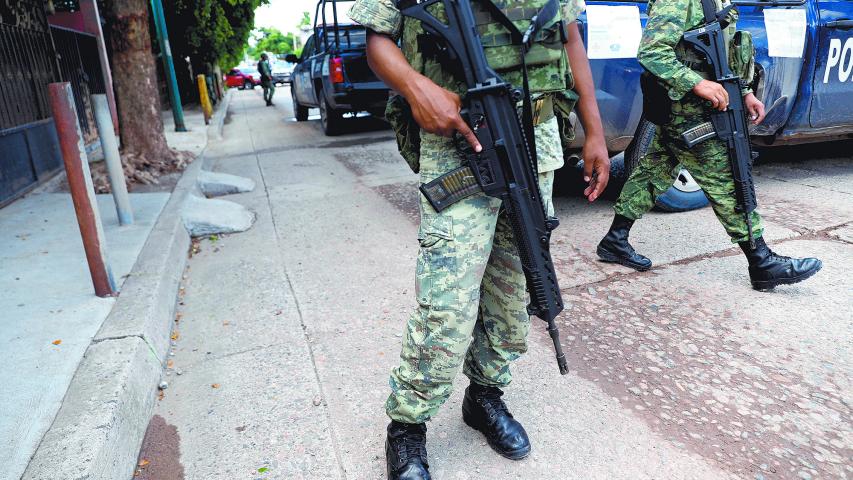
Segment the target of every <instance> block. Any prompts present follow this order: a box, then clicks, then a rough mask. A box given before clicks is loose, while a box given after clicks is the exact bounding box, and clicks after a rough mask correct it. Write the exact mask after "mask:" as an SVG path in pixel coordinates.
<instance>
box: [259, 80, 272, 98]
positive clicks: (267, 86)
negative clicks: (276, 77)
mask: <svg viewBox="0 0 853 480" xmlns="http://www.w3.org/2000/svg"><path fill="white" fill-rule="evenodd" d="M261 87H263V89H264V101H265V102H267V103H269V102H272V97H273V95H275V82H273V81H266V82H262V83H261Z"/></svg>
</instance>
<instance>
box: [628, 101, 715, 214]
mask: <svg viewBox="0 0 853 480" xmlns="http://www.w3.org/2000/svg"><path fill="white" fill-rule="evenodd" d="M654 137H655V125H654V124H653V123H651V122H649V121H648V120H646V119H645V118H641V119H640V124H639V125H637V130H636V131H635V132H634V139H633V140H631V144H630V145H628V148H627V150H625V176H626V177H628V176H630V175H631V172H633V171H634V169H635V168H637V165H639V164H640V160H642V158H643V156H644V155H645V154H646V153H647V152H648V151H649V147H650V146H651V144H652V140H653V139H654ZM709 203H710V202H708V197H706V196H705V192H703V191H702V189H701V188H699V186H698V185H697V184H696V182H695V180H693V177H691V176H690V174H689V173H688V172H687V170H682V171H681V173H680V174H679V175H678V178H677V179H676V180H675V182H674V184H673V186H672V188H670V189H669V190H667V191H666V192H664V193H662V194H661V195H660V196H658V198H657V199H655V206H656V207H657V208H658V209H659V210H662V211H664V212H687V211H690V210H696V209H698V208H704V207H707V206H708V204H709Z"/></svg>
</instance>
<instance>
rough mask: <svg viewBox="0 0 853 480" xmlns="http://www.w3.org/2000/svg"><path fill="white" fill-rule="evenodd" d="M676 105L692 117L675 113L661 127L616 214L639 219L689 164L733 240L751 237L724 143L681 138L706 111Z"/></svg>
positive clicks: (755, 228) (755, 221) (756, 233)
mask: <svg viewBox="0 0 853 480" xmlns="http://www.w3.org/2000/svg"><path fill="white" fill-rule="evenodd" d="M674 108H675V109H676V110H678V109H679V108H680V109H681V111H682V112H683V113H684V114H686V115H689V116H682V115H673V119H674V120H673V122H671V123H669V124H667V125H664V126H659V127H657V130H656V131H655V136H654V140H652V144H651V146H650V147H649V151H648V153H646V155H645V156H644V157H643V158H642V159H641V160H640V164H639V165H638V166H637V168H635V169H634V171H633V172H631V176H630V177H629V178H628V181H627V182H625V186H624V187H622V193H621V194H620V195H619V199H618V200H617V201H616V205H615V206H614V209H615V210H616V213H617V214H619V215H623V216H625V217H627V218H630V219H632V220H637V219H639V218H641V217H642V216H643V214H644V213H646V212H648V211H649V210H651V209H652V207H654V205H655V199H656V198H657V197H658V195H660V194H662V193H664V192H665V191H667V190H668V189H669V188H670V187H671V186H672V184H673V181H674V180H675V178H676V176H677V175H678V172H679V171H681V169H682V168H686V169H687V170H688V171H689V172H690V174H691V175H692V176H693V178H694V179H695V180H696V183H698V184H699V186H700V187H701V188H702V191H704V192H705V196H707V197H708V200H709V201H710V202H711V207H712V208H713V209H714V213H715V214H716V215H717V219H718V220H719V221H720V223H721V224H722V225H723V228H725V229H726V233H728V234H729V237H731V239H732V243H738V242H744V241H747V240H749V233H748V229H747V225H746V219H745V218H744V215H743V214H740V213H738V212H736V211H735V193H734V192H735V186H734V181H733V180H732V170H731V165H730V164H729V158H728V151H727V149H726V146H725V144H723V142H722V141H721V140H720V139H718V138H716V137H714V138H712V139H709V140H705V141H704V142H702V143H700V144H698V145H695V146H694V147H693V148H690V149H688V148H687V145H686V144H685V143H684V140H683V139H682V138H681V134H682V133H683V132H684V131H685V130H687V129H688V128H690V127H693V126H695V125H697V124H699V123H701V122H702V121H703V120H701V119H702V118H707V116H706V115H707V112H704V111H703V110H701V109H700V108H701V107H697V106H695V105H692V104H687V105H684V104H680V103H676V105H675V107H674ZM697 109H699V111H696V110H697ZM703 114H705V115H703ZM697 119H699V120H698V121H697ZM751 220H752V234H753V235H752V236H753V238H758V237H760V236H761V235H762V233H763V231H764V226H763V223H762V220H761V216H760V215H759V214H758V212H757V211H755V212H752V215H751Z"/></svg>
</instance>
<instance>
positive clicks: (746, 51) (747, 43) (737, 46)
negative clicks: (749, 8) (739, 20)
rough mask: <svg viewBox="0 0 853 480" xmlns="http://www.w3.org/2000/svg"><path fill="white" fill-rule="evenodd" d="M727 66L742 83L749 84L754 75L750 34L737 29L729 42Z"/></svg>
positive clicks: (753, 53)
mask: <svg viewBox="0 0 853 480" xmlns="http://www.w3.org/2000/svg"><path fill="white" fill-rule="evenodd" d="M729 68H730V69H731V71H732V73H733V74H735V75H736V76H738V77H740V79H741V84H742V85H749V84H751V83H752V80H753V78H754V76H755V45H754V44H753V43H752V34H751V33H750V32H747V31H745V30H738V31H736V32H735V34H734V36H732V40H731V42H730V43H729Z"/></svg>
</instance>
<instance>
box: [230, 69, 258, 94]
mask: <svg viewBox="0 0 853 480" xmlns="http://www.w3.org/2000/svg"><path fill="white" fill-rule="evenodd" d="M260 84H261V75H260V74H259V73H258V71H257V70H256V69H253V68H232V69H231V71H230V72H228V73H226V74H225V85H227V86H228V87H229V88H234V87H237V88H239V89H240V90H243V89H245V88H250V89H251V88H255V86H256V85H260Z"/></svg>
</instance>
